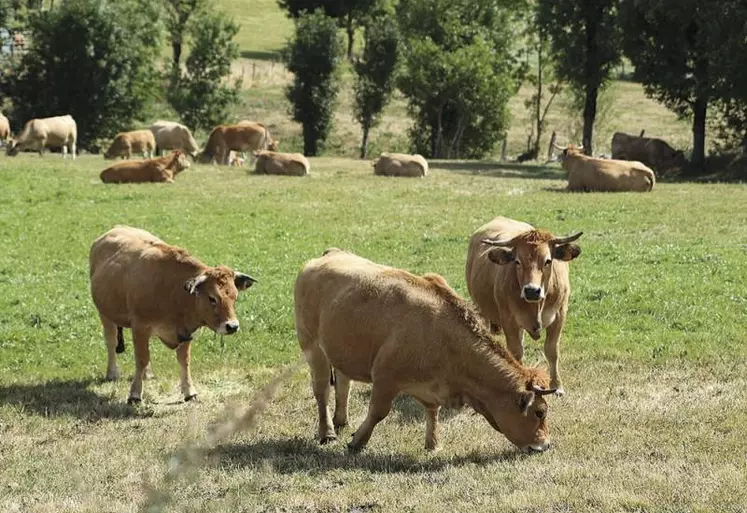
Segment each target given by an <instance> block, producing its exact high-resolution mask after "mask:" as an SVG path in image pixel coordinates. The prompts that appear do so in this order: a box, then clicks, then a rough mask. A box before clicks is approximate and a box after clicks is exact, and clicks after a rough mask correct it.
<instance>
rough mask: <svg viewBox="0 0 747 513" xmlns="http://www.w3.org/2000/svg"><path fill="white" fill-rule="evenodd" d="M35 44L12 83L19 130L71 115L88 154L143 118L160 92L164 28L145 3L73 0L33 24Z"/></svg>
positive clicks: (37, 17) (40, 15)
mask: <svg viewBox="0 0 747 513" xmlns="http://www.w3.org/2000/svg"><path fill="white" fill-rule="evenodd" d="M29 28H30V31H31V38H30V39H31V44H30V46H29V48H28V50H27V52H26V53H25V54H24V55H23V56H22V58H21V59H20V61H19V63H18V65H17V67H16V69H15V70H14V71H13V73H12V74H11V76H9V77H8V81H9V90H10V97H11V98H12V100H13V105H14V109H13V118H14V120H15V125H16V126H23V123H24V122H25V121H27V120H28V119H31V118H34V117H46V116H50V115H59V114H71V115H72V116H73V118H75V120H76V122H77V125H78V145H79V147H82V148H86V147H87V146H88V145H89V143H90V142H91V141H92V140H94V139H96V138H101V137H111V136H113V135H114V134H116V133H117V132H118V131H120V130H122V129H126V128H130V127H131V126H132V125H133V123H134V122H135V120H139V119H143V118H144V117H145V116H146V114H147V112H148V108H149V106H150V104H151V102H152V100H153V99H154V91H156V90H157V87H158V85H157V76H158V75H157V70H156V68H155V63H156V62H157V60H158V56H159V52H160V44H161V41H160V35H161V25H160V23H159V22H158V12H157V9H156V8H154V7H153V6H152V4H150V3H149V2H147V1H146V0H141V1H140V0H133V1H129V2H109V1H107V0H69V1H67V2H65V3H63V4H61V5H60V7H58V8H56V9H53V10H48V11H42V12H38V13H34V14H32V15H31V18H30V25H29Z"/></svg>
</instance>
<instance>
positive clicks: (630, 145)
mask: <svg viewBox="0 0 747 513" xmlns="http://www.w3.org/2000/svg"><path fill="white" fill-rule="evenodd" d="M612 158H613V159H616V160H637V161H639V162H642V163H643V164H645V165H646V166H648V167H650V168H651V169H653V171H654V172H655V173H656V175H657V176H661V175H662V174H663V173H665V172H666V171H668V170H670V169H676V168H681V167H683V166H685V164H687V160H686V159H685V155H684V154H683V153H682V152H681V151H677V150H675V149H674V148H672V147H671V146H669V145H668V144H667V143H666V142H664V141H662V140H661V139H653V138H650V137H638V136H635V135H627V134H623V133H622V132H616V133H615V134H614V135H613V136H612Z"/></svg>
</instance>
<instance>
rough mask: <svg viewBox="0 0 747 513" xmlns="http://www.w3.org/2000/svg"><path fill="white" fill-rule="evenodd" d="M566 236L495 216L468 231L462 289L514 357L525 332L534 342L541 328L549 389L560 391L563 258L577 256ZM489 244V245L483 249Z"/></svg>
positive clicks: (565, 294)
mask: <svg viewBox="0 0 747 513" xmlns="http://www.w3.org/2000/svg"><path fill="white" fill-rule="evenodd" d="M579 237H581V232H579V233H577V234H575V235H571V236H570V237H555V236H554V235H552V234H551V233H550V232H547V231H545V230H537V229H535V228H534V227H532V226H531V225H528V224H527V223H522V222H519V221H514V220H512V219H507V218H505V217H496V218H495V219H493V220H492V221H490V222H489V223H487V224H485V225H484V226H481V227H480V228H478V229H477V231H475V233H473V234H472V238H471V240H470V243H469V250H468V252H467V265H466V275H467V290H468V291H469V293H470V296H472V300H473V301H474V302H475V305H476V306H477V308H478V310H479V311H480V313H482V315H483V316H484V317H485V318H486V319H488V320H489V321H490V323H491V325H492V326H493V327H494V328H495V329H503V333H504V334H505V335H506V344H507V345H508V349H509V351H511V353H512V354H513V356H514V357H515V358H516V359H517V360H519V361H521V360H522V358H523V356H524V345H523V344H524V342H523V338H524V330H526V331H527V332H528V333H529V335H530V336H531V337H532V338H533V339H534V340H538V339H539V338H540V335H541V331H542V330H543V329H546V330H547V333H546V337H545V357H546V358H547V362H548V364H549V365H550V388H553V389H556V393H557V394H558V395H563V393H564V390H563V385H562V383H561V380H560V374H559V372H558V342H559V341H560V335H561V332H562V331H563V325H564V324H565V319H566V313H567V312H568V299H569V297H570V295H571V285H570V282H569V280H568V262H569V261H571V260H573V259H574V258H576V257H577V256H578V255H579V254H581V248H579V247H578V246H576V245H575V244H571V242H573V241H575V240H576V239H578V238H579ZM486 245H487V246H491V247H486Z"/></svg>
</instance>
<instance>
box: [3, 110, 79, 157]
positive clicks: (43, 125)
mask: <svg viewBox="0 0 747 513" xmlns="http://www.w3.org/2000/svg"><path fill="white" fill-rule="evenodd" d="M77 139H78V126H77V125H76V124H75V120H74V119H73V117H72V116H70V115H69V114H68V115H66V116H57V117H53V118H41V119H32V120H31V121H28V122H27V123H26V125H25V126H24V127H23V131H22V132H21V134H20V135H19V136H18V138H17V139H11V140H10V142H9V143H8V148H7V150H6V153H7V154H8V156H10V157H15V156H16V155H18V153H19V152H21V151H24V150H27V149H30V150H36V151H38V152H39V155H40V156H41V155H43V154H44V149H45V148H62V158H66V157H67V154H68V152H69V153H70V154H71V155H72V157H73V160H75V144H76V142H77Z"/></svg>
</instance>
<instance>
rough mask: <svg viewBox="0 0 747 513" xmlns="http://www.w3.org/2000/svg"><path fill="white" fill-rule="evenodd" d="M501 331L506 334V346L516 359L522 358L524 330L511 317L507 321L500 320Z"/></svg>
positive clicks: (520, 359)
mask: <svg viewBox="0 0 747 513" xmlns="http://www.w3.org/2000/svg"><path fill="white" fill-rule="evenodd" d="M501 325H502V327H503V333H504V334H505V335H506V346H508V350H509V351H511V354H512V355H514V358H516V360H517V361H519V362H520V361H522V359H523V358H524V330H522V329H521V327H520V326H519V325H518V324H517V323H516V322H515V321H514V320H513V319H512V320H509V321H508V322H503V321H501Z"/></svg>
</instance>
